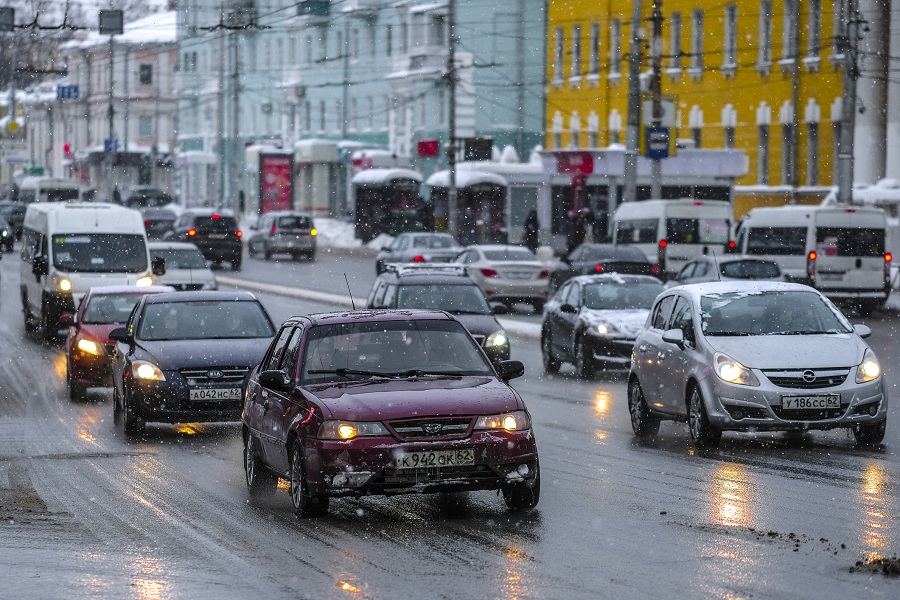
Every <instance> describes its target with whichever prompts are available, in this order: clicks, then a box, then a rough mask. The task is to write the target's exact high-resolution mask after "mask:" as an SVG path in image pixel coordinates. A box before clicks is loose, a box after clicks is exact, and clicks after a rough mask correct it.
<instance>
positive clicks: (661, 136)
mask: <svg viewBox="0 0 900 600" xmlns="http://www.w3.org/2000/svg"><path fill="white" fill-rule="evenodd" d="M646 135H647V140H646V141H647V146H646V147H647V158H669V128H668V127H648V128H647V129H646Z"/></svg>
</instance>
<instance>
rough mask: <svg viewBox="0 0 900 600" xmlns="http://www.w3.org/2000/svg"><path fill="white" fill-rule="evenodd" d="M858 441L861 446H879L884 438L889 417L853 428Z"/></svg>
mask: <svg viewBox="0 0 900 600" xmlns="http://www.w3.org/2000/svg"><path fill="white" fill-rule="evenodd" d="M851 429H852V431H853V437H855V438H856V443H857V444H858V445H860V446H877V445H878V444H880V443H881V442H882V441H883V440H884V432H885V430H886V429H887V419H883V420H881V421H879V422H877V423H870V424H868V425H857V426H855V427H852V428H851Z"/></svg>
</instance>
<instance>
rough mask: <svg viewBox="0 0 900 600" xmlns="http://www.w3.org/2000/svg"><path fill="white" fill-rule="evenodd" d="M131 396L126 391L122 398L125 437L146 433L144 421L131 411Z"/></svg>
mask: <svg viewBox="0 0 900 600" xmlns="http://www.w3.org/2000/svg"><path fill="white" fill-rule="evenodd" d="M131 402H132V398H131V394H129V393H128V390H127V389H126V390H125V394H124V396H123V398H122V427H123V429H124V431H125V435H129V436H131V435H139V434H141V433H143V432H144V420H143V419H141V418H138V417H137V416H136V415H135V414H134V413H133V412H132V409H131Z"/></svg>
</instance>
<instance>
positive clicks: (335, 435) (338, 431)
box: [319, 421, 390, 440]
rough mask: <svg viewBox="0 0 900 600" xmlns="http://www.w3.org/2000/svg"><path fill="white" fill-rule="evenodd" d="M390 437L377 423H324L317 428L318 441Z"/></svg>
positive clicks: (382, 426)
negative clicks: (374, 436)
mask: <svg viewBox="0 0 900 600" xmlns="http://www.w3.org/2000/svg"><path fill="white" fill-rule="evenodd" d="M371 435H390V434H389V433H388V430H387V428H386V427H385V426H384V425H382V424H381V423H379V422H377V421H372V422H367V421H325V422H324V423H322V425H321V426H320V427H319V439H320V440H352V439H353V438H355V437H361V436H371Z"/></svg>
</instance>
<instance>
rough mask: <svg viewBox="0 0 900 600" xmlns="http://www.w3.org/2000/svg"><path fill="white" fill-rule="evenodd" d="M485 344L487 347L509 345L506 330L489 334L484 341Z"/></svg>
mask: <svg viewBox="0 0 900 600" xmlns="http://www.w3.org/2000/svg"><path fill="white" fill-rule="evenodd" d="M484 345H485V346H486V347H487V348H498V347H500V346H507V345H509V338H508V337H506V332H505V331H503V330H501V331H495V332H494V333H492V334H491V335H489V336H488V337H487V339H486V340H485V341H484Z"/></svg>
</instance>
